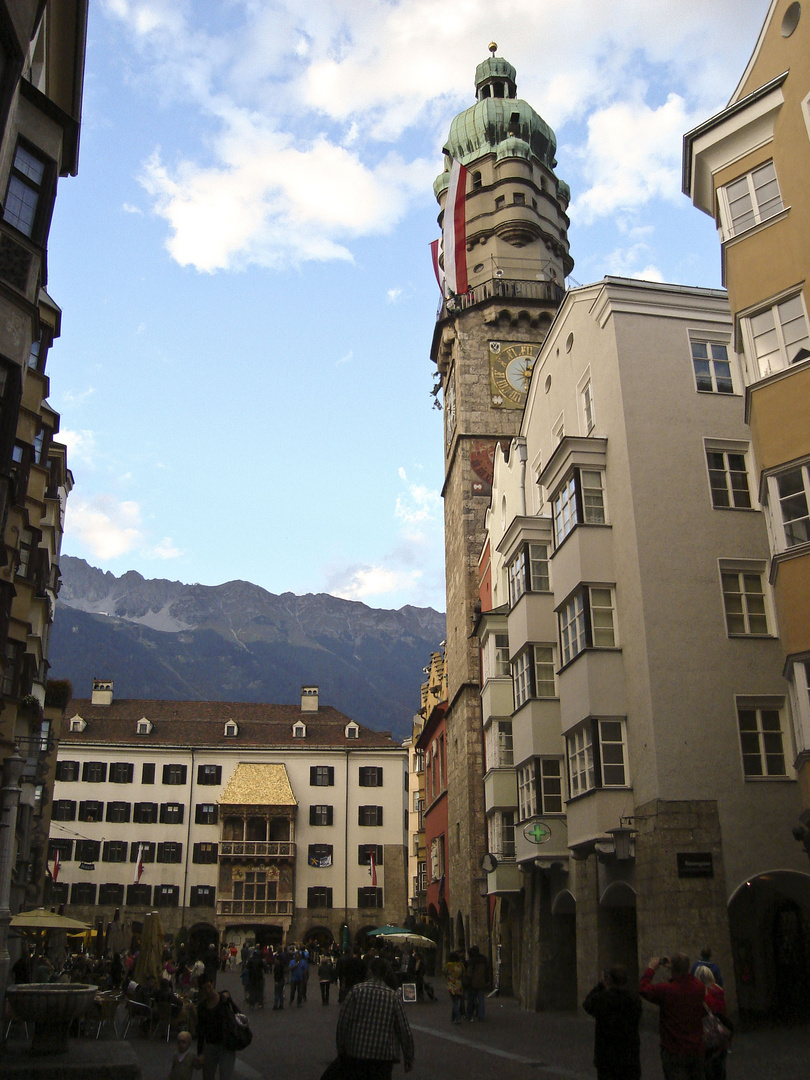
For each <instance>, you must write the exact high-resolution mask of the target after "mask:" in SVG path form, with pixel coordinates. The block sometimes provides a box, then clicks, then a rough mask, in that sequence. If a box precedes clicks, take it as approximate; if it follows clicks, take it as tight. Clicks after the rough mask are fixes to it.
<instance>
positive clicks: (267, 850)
mask: <svg viewBox="0 0 810 1080" xmlns="http://www.w3.org/2000/svg"><path fill="white" fill-rule="evenodd" d="M219 856H220V858H223V857H226V858H228V857H229V858H234V859H245V858H247V859H294V858H295V844H294V843H292V842H291V841H289V840H222V841H221V842H220V845H219Z"/></svg>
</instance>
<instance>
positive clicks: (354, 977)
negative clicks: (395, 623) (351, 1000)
mask: <svg viewBox="0 0 810 1080" xmlns="http://www.w3.org/2000/svg"><path fill="white" fill-rule="evenodd" d="M337 967H338V980H339V982H340V990H339V992H338V1001H343V1000H344V999H345V997H346V995H347V994H348V992H349V991H350V990H351V988H352V987H353V986H356V985H357V984H358V983H361V982H362V981H363V980H364V979H365V977H366V965H365V964H364V963H363V960H362V958H361V956H360V946H359V945H355V947H354V948H353V949H352V951H351V953H344V954H343V956H341V958H340V960H338V966H337Z"/></svg>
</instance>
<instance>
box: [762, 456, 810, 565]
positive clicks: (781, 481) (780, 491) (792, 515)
mask: <svg viewBox="0 0 810 1080" xmlns="http://www.w3.org/2000/svg"><path fill="white" fill-rule="evenodd" d="M772 483H773V484H774V485H775V487H776V495H777V498H778V501H779V511H780V514H781V519H782V528H783V530H784V538H785V546H786V547H789V548H790V547H796V545H797V544H806V543H808V542H810V466H807V465H799V466H797V467H796V468H794V469H788V470H787V471H786V472H781V473H777V474H776V476H775V477H774V478H773V481H772ZM769 486H770V484H769Z"/></svg>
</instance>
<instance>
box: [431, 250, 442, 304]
mask: <svg viewBox="0 0 810 1080" xmlns="http://www.w3.org/2000/svg"><path fill="white" fill-rule="evenodd" d="M440 244H441V240H432V241H431V243H430V258H431V260H432V262H433V273H434V274H435V275H436V281H437V282H438V283H439V292H441V294H442V296H444V270H442V267H441V264H440V262H439V245H440Z"/></svg>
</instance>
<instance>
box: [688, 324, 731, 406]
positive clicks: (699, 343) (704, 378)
mask: <svg viewBox="0 0 810 1080" xmlns="http://www.w3.org/2000/svg"><path fill="white" fill-rule="evenodd" d="M700 348H703V349H705V352H706V355H705V356H699V355H696V350H699V349H700ZM730 348H731V343H730V342H729V341H728V340H726V341H718V340H717V339H716V338H709V337H706V336H704V335H698V334H695V335H694V336H693V335H690V337H689V353H690V356H691V359H692V377H693V379H694V380H695V392H696V393H698V394H716V395H718V396H721V397H731V396H734V395H735V394H736V393H737V390H736V388H735V385H734V365H733V364H732V362H731V359H730V358H729V349H730ZM715 349H717V350H720V349H722V350H723V352H724V353H725V356H715V355H714V350H715ZM720 364H725V365H726V366H727V367H728V375H727V376H725V375H722V376H721V375H720V374H718V371H717V366H718V365H720ZM698 365H705V369H706V370H705V371H701V372H699V371H698ZM701 382H703V384H704V385H701ZM726 383H727V384H728V389H727V390H726V389H722V387H724V386H725V385H726Z"/></svg>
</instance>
